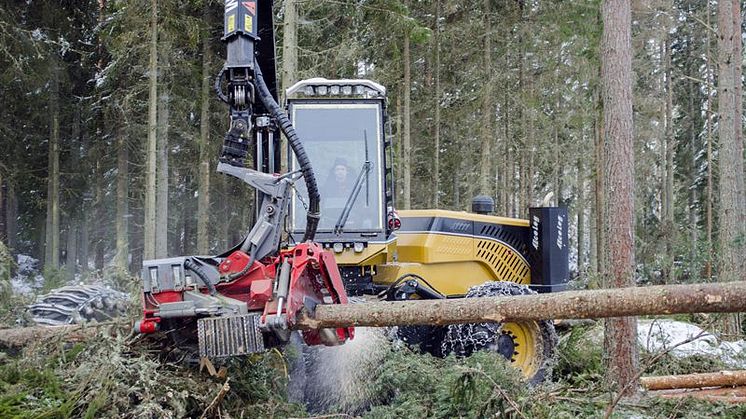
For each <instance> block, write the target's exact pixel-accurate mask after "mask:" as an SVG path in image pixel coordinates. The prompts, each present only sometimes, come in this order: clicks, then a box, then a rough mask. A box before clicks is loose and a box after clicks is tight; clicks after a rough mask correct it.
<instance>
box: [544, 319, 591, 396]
mask: <svg viewBox="0 0 746 419" xmlns="http://www.w3.org/2000/svg"><path fill="white" fill-rule="evenodd" d="M602 341H603V329H602V328H601V327H600V326H599V325H594V326H592V327H574V328H572V329H571V330H570V331H569V332H568V333H566V334H564V335H563V336H562V337H561V338H560V342H559V349H558V353H559V360H558V362H557V365H556V366H555V367H554V370H553V374H554V376H555V377H557V378H559V379H562V380H563V381H567V382H568V383H571V384H573V385H583V386H585V385H588V384H590V383H594V382H599V381H600V379H601V377H602V376H603V364H602V355H603V354H602V348H603V344H602V343H603V342H602Z"/></svg>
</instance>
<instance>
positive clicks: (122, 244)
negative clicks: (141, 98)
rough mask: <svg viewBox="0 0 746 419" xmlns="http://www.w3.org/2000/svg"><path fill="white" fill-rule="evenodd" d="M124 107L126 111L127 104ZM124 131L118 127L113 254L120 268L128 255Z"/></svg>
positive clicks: (124, 264) (127, 171)
mask: <svg viewBox="0 0 746 419" xmlns="http://www.w3.org/2000/svg"><path fill="white" fill-rule="evenodd" d="M125 101H127V99H125ZM124 108H125V112H127V109H128V106H127V104H125V105H124ZM124 131H125V130H124V129H120V132H119V137H118V138H117V220H116V254H115V256H114V266H116V267H117V268H119V269H122V270H126V269H127V268H128V256H129V150H128V148H127V135H126V133H125V132H124Z"/></svg>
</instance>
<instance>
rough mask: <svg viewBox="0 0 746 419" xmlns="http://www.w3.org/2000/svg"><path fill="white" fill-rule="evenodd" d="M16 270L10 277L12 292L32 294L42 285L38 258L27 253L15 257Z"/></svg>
mask: <svg viewBox="0 0 746 419" xmlns="http://www.w3.org/2000/svg"><path fill="white" fill-rule="evenodd" d="M16 265H17V267H18V270H17V271H16V275H15V276H14V277H13V278H11V279H10V284H11V286H12V287H13V293H15V294H20V295H34V294H36V293H37V291H38V290H40V289H41V288H42V287H43V286H44V277H43V276H41V274H40V273H39V260H38V259H34V258H32V257H31V256H29V255H18V256H17V257H16Z"/></svg>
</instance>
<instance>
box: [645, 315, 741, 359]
mask: <svg viewBox="0 0 746 419" xmlns="http://www.w3.org/2000/svg"><path fill="white" fill-rule="evenodd" d="M697 336H698V337H697ZM694 337H697V338H696V339H694V340H692V341H691V342H687V343H684V344H681V342H684V341H686V340H688V339H692V338H694ZM637 340H638V343H639V344H640V346H641V347H642V348H644V349H646V350H647V351H648V352H660V351H664V350H666V349H669V348H673V349H672V350H671V355H673V356H675V357H677V358H686V357H688V356H693V355H707V356H712V357H717V358H720V359H721V360H722V361H723V362H725V363H726V364H727V365H728V366H731V367H737V368H746V342H744V340H737V341H735V342H727V341H721V340H720V339H718V337H717V336H715V335H713V334H712V333H709V332H706V331H704V330H702V329H701V328H699V327H698V326H696V325H693V324H691V323H686V322H680V321H676V320H671V319H655V320H639V321H638V323H637ZM676 345H678V346H676Z"/></svg>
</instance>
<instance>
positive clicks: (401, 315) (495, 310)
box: [295, 281, 746, 352]
mask: <svg viewBox="0 0 746 419" xmlns="http://www.w3.org/2000/svg"><path fill="white" fill-rule="evenodd" d="M744 293H746V281H740V282H730V283H725V284H724V283H711V284H688V285H657V286H651V287H627V288H613V289H601V290H592V291H566V292H558V293H551V294H532V295H521V296H513V297H483V298H453V299H443V300H416V301H414V300H410V301H385V302H372V303H364V304H328V305H318V306H316V308H315V312H314V313H313V316H309V315H304V316H301V319H300V320H299V321H298V322H297V326H296V327H295V328H296V329H316V328H325V327H349V326H361V327H369V326H372V327H383V326H397V325H398V326H403V325H446V324H456V323H479V322H499V321H520V320H546V319H555V320H556V319H597V318H612V317H624V316H642V315H670V314H676V313H727V312H737V311H743V310H746V299H745V298H743V295H745V294H744ZM627 318H629V319H631V320H632V321H635V318H634V317H627ZM636 339H637V337H636V336H635V339H633V340H632V341H631V342H630V343H631V344H632V348H633V349H634V350H635V352H636V351H637V346H636V344H637V340H636Z"/></svg>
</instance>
